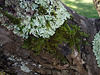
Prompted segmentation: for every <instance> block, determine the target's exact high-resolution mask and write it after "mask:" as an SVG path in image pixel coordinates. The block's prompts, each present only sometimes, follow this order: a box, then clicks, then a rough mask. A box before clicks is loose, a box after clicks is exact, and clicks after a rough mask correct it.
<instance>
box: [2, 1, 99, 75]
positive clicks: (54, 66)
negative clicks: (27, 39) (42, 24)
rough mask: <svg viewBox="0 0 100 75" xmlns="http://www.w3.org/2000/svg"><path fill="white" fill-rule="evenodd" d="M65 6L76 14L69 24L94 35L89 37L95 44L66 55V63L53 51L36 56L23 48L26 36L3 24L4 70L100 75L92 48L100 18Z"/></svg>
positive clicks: (27, 74)
mask: <svg viewBox="0 0 100 75" xmlns="http://www.w3.org/2000/svg"><path fill="white" fill-rule="evenodd" d="M0 1H3V0H0ZM63 5H64V4H63ZM64 7H65V8H66V9H67V11H68V12H69V13H70V14H71V15H72V17H73V19H72V20H71V19H69V20H68V24H69V25H70V24H76V25H78V26H80V27H81V29H82V31H84V32H86V33H88V34H90V36H89V38H87V39H86V40H87V41H88V42H89V44H90V45H91V46H87V45H86V46H84V47H82V50H81V53H78V52H77V50H75V49H74V51H73V53H72V54H68V55H66V59H67V60H68V61H69V62H70V63H69V64H63V65H62V64H61V63H60V61H59V60H58V59H57V58H55V57H53V56H52V55H50V54H44V52H42V53H41V54H39V55H34V53H33V51H31V50H27V49H23V48H21V45H22V43H23V39H22V38H20V37H18V36H16V35H14V34H13V33H12V32H11V31H9V30H7V29H6V28H5V27H4V26H1V25H0V70H3V71H5V72H6V73H8V74H10V75H100V68H98V67H97V63H96V60H95V56H94V54H93V51H92V41H93V39H94V35H95V34H96V33H97V32H98V31H99V30H100V21H99V20H100V19H95V18H86V17H84V16H81V15H79V14H77V13H76V12H75V11H74V10H72V9H70V8H69V7H67V6H66V5H64ZM61 46H62V51H63V50H64V49H65V50H66V52H68V51H69V49H68V46H67V45H64V44H62V45H61ZM75 53H77V56H76V55H75ZM78 59H79V60H78ZM73 63H74V65H73Z"/></svg>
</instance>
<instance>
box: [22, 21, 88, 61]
mask: <svg viewBox="0 0 100 75" xmlns="http://www.w3.org/2000/svg"><path fill="white" fill-rule="evenodd" d="M84 37H88V35H87V34H85V33H84V32H82V31H81V30H80V28H79V27H78V26H77V25H70V26H69V25H68V24H67V22H65V23H64V25H62V26H61V27H60V28H58V29H57V30H56V33H55V34H54V35H53V36H51V37H50V38H47V39H44V38H41V37H39V38H36V37H34V36H30V37H29V38H28V39H26V40H25V42H24V45H23V48H28V49H32V50H33V51H34V52H35V53H36V54H39V53H40V52H41V51H43V50H45V52H49V53H51V54H53V55H54V56H56V57H57V58H59V59H60V60H62V61H64V60H65V58H64V56H63V55H61V54H60V51H59V47H58V45H60V44H62V43H63V42H66V43H67V44H68V46H69V47H71V48H72V49H73V47H75V48H77V49H78V50H80V44H82V42H83V41H84V40H83V38H84Z"/></svg>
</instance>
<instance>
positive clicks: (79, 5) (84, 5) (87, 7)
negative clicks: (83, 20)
mask: <svg viewBox="0 0 100 75" xmlns="http://www.w3.org/2000/svg"><path fill="white" fill-rule="evenodd" d="M61 1H62V2H63V3H64V4H66V5H67V6H68V7H70V8H72V9H73V10H74V11H76V12H77V13H78V14H80V15H83V16H85V17H88V18H99V16H98V14H97V11H96V9H95V7H94V4H93V0H61Z"/></svg>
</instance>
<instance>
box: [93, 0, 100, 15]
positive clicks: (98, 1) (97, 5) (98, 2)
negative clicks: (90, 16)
mask: <svg viewBox="0 0 100 75" xmlns="http://www.w3.org/2000/svg"><path fill="white" fill-rule="evenodd" d="M93 3H94V5H95V8H96V10H97V12H98V14H99V17H100V0H93Z"/></svg>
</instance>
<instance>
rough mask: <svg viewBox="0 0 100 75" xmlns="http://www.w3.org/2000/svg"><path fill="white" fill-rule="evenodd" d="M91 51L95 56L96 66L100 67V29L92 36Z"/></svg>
mask: <svg viewBox="0 0 100 75" xmlns="http://www.w3.org/2000/svg"><path fill="white" fill-rule="evenodd" d="M93 52H94V54H95V56H96V60H97V64H98V67H100V31H99V32H98V33H97V34H96V35H95V36H94V41H93Z"/></svg>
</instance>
